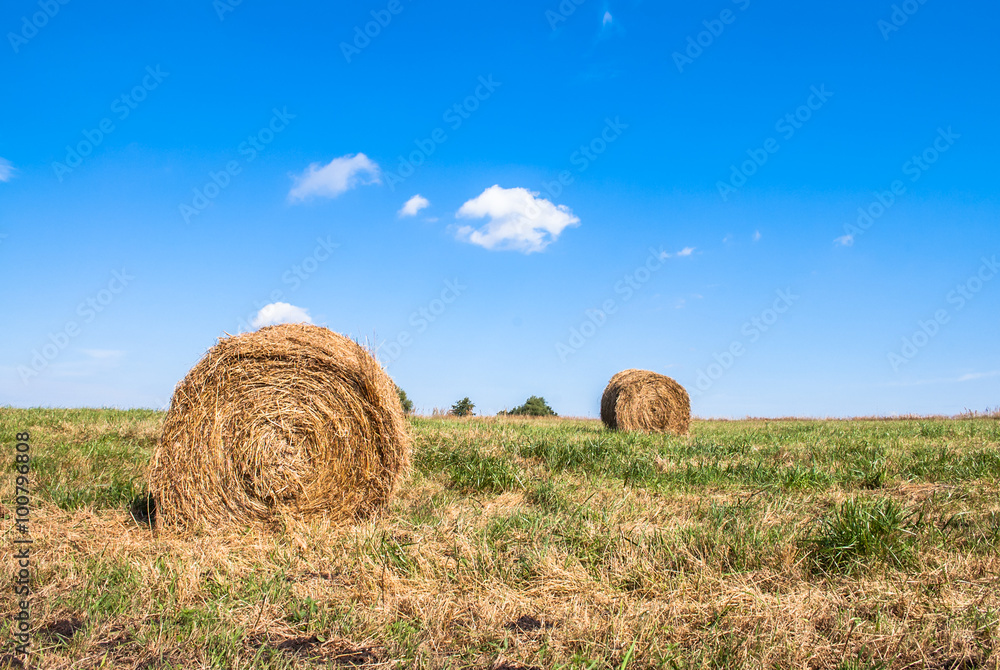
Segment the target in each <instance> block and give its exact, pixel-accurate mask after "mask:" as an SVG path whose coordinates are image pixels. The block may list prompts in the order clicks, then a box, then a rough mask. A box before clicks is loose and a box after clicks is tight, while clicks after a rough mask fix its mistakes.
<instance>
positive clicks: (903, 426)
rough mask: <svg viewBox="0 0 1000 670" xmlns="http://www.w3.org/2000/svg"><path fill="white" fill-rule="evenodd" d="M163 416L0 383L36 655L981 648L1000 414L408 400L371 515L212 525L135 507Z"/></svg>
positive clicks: (998, 562) (993, 554)
mask: <svg viewBox="0 0 1000 670" xmlns="http://www.w3.org/2000/svg"><path fill="white" fill-rule="evenodd" d="M161 421H162V414H160V413H156V412H147V411H127V412H126V411H115V410H13V409H3V410H0V440H2V441H3V443H4V444H5V445H11V444H12V443H13V440H14V435H15V433H17V432H19V431H23V430H26V429H28V430H30V431H31V432H32V448H33V452H32V457H33V468H34V469H33V473H32V479H31V495H32V506H33V516H32V524H33V530H34V532H35V537H36V544H35V545H34V547H33V557H34V558H33V561H34V562H33V568H32V569H33V570H34V584H33V588H34V589H35V593H36V595H35V601H34V605H33V613H34V614H33V616H34V617H35V619H34V622H35V628H36V640H37V642H38V643H37V644H36V651H35V657H34V660H35V661H36V662H37V663H38V664H39V665H40V666H41V667H73V664H74V662H75V661H76V660H77V659H81V658H86V659H90V660H88V661H87V662H88V663H89V664H90V666H89V667H109V668H110V667H127V668H137V667H145V668H154V667H176V668H201V667H204V668H233V669H235V668H307V667H308V668H320V667H350V666H365V665H373V666H374V665H378V666H379V667H400V668H402V667H406V668H412V667H427V668H439V667H460V668H484V667H491V666H494V665H496V666H497V667H507V668H516V667H524V666H538V667H545V668H550V667H551V668H589V669H592V670H596V668H626V667H627V668H653V667H657V668H661V667H662V668H751V667H753V668H756V667H773V668H792V667H831V668H845V669H846V668H858V669H860V668H903V667H907V666H910V667H917V666H919V665H920V664H922V663H926V664H927V665H929V666H932V667H942V668H944V667H958V666H960V665H961V664H962V663H966V666H964V667H980V666H984V665H987V666H988V664H989V663H991V662H995V659H996V656H995V655H996V654H997V653H998V652H996V651H994V649H1000V633H998V626H1000V581H998V578H997V577H996V575H997V574H1000V499H998V497H997V491H998V490H1000V488H998V486H1000V421H998V420H997V418H995V417H978V418H962V419H949V420H944V419H907V420H893V421H886V420H855V421H804V420H780V421H765V420H747V421H696V422H694V424H693V426H692V434H691V435H690V436H685V437H672V436H649V435H636V434H621V433H612V432H608V431H606V430H604V429H603V427H602V426H601V425H600V424H599V423H598V422H594V421H584V420H572V419H537V420H524V419H505V420H439V419H427V418H413V419H411V420H410V429H411V434H412V436H413V443H414V454H413V463H414V468H413V471H412V472H411V473H410V475H409V477H408V478H407V479H406V481H405V482H404V483H403V484H402V485H401V486H400V490H399V492H398V495H397V497H396V499H395V500H394V501H393V503H392V506H391V507H390V509H388V510H387V511H386V512H385V514H384V515H382V516H380V517H379V518H377V519H373V520H370V521H367V522H364V523H361V524H359V525H357V526H354V527H345V528H325V527H321V526H315V527H313V526H310V527H305V528H300V527H295V526H289V528H288V529H287V531H286V532H284V533H281V534H278V535H274V536H269V535H259V534H255V533H245V534H240V533H237V534H235V535H231V536H225V537H223V538H198V537H180V538H175V537H167V536H160V535H157V534H154V533H153V531H151V530H150V529H149V528H147V527H146V526H143V525H141V524H137V523H135V522H134V521H132V520H131V518H130V516H129V514H128V511H127V508H128V505H129V503H130V501H132V500H133V499H134V498H135V497H136V496H139V495H141V494H143V493H144V492H145V490H146V486H145V483H144V476H145V472H146V468H147V467H148V463H149V459H150V456H151V454H152V450H153V448H154V447H155V443H156V437H157V435H158V431H159V426H160V422H161ZM8 453H11V452H8ZM9 460H12V459H9ZM5 471H6V476H5V478H4V480H3V481H2V482H0V498H2V502H3V504H4V506H5V508H6V509H7V511H8V513H9V511H10V504H11V502H12V498H13V474H14V473H13V470H12V469H11V468H9V467H8V468H5ZM4 602H5V603H6V602H7V601H4ZM3 607H4V608H5V609H4V611H3V612H2V614H3V615H4V616H5V617H6V619H5V620H6V621H7V622H8V623H5V624H4V627H5V628H4V635H5V639H9V634H8V633H9V632H10V628H9V625H10V624H9V621H10V618H9V615H10V614H12V613H13V609H11V608H12V607H13V605H12V604H4V605H3ZM522 616H529V617H533V619H531V620H535V619H537V621H538V622H540V623H539V624H538V627H537V628H532V629H530V630H520V629H519V628H517V627H516V626H514V625H513V623H512V622H516V621H518V619H519V617H522ZM66 620H78V621H79V622H80V626H79V628H77V629H75V632H74V633H73V634H72V635H71V636H70V637H69V638H65V639H64V638H61V637H45V635H46V634H45V633H44V631H45V630H47V629H46V628H45V627H46V626H53V625H55V624H56V623H58V622H60V621H66ZM2 653H5V649H0V654H2ZM991 659H993V660H991ZM504 663H508V664H509V665H506V666H504V665H503V664H504ZM913 664H916V665H913Z"/></svg>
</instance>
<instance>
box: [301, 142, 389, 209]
mask: <svg viewBox="0 0 1000 670" xmlns="http://www.w3.org/2000/svg"><path fill="white" fill-rule="evenodd" d="M381 183H382V177H381V170H380V169H379V166H378V164H377V163H375V162H374V161H373V160H371V159H370V158H368V156H365V155H364V154H361V153H359V154H354V155H351V154H347V155H346V156H341V157H340V158H334V159H333V160H332V161H330V162H329V163H327V164H326V165H324V166H322V167H320V164H319V163H312V164H310V165H309V167H308V168H306V170H305V172H303V173H302V174H300V175H298V176H297V177H295V185H294V186H293V187H292V190H291V191H289V192H288V198H289V199H290V200H293V201H294V200H305V199H306V198H309V197H310V196H321V197H324V198H336V197H337V196H338V195H340V194H341V193H344V192H345V191H349V190H351V189H352V188H355V187H357V186H362V185H367V184H381Z"/></svg>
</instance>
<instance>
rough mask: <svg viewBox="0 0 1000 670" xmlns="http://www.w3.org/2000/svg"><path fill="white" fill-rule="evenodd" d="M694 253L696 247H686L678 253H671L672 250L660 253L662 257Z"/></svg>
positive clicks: (675, 256)
mask: <svg viewBox="0 0 1000 670" xmlns="http://www.w3.org/2000/svg"><path fill="white" fill-rule="evenodd" d="M693 253H694V247H684V248H683V249H681V250H680V251H678V252H677V253H673V254H672V253H670V252H667V251H664V252H663V253H662V254H660V258H684V257H685V256H690V255H691V254H693Z"/></svg>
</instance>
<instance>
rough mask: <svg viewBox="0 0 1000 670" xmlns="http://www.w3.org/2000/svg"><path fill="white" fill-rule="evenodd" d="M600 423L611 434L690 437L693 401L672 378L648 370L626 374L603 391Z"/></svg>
mask: <svg viewBox="0 0 1000 670" xmlns="http://www.w3.org/2000/svg"><path fill="white" fill-rule="evenodd" d="M601 421H603V422H604V425H605V426H607V427H608V428H610V429H611V430H622V431H635V432H643V433H671V434H673V435H687V434H688V429H689V425H690V423H691V399H690V398H689V397H688V393H687V391H685V390H684V387H683V386H681V385H680V384H678V383H677V382H676V381H674V380H673V379H671V378H670V377H667V376H665V375H660V374H656V373H655V372H650V371H648V370H624V371H622V372H619V373H618V374H616V375H615V376H614V377H612V378H611V381H610V382H608V386H607V388H605V389H604V395H603V396H602V397H601Z"/></svg>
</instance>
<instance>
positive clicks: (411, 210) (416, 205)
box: [399, 193, 431, 216]
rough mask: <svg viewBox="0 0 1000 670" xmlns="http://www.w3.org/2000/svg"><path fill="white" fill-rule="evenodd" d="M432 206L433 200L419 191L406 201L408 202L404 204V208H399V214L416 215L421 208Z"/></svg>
mask: <svg viewBox="0 0 1000 670" xmlns="http://www.w3.org/2000/svg"><path fill="white" fill-rule="evenodd" d="M430 206H431V201H430V200H428V199H427V198H425V197H424V196H422V195H420V194H419V193H418V194H417V195H415V196H413V197H412V198H410V199H409V200H407V201H406V204H405V205H403V208H402V209H401V210H399V215H400V216H416V215H417V213H418V212H419V211H420V210H422V209H425V208H427V207H430Z"/></svg>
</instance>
